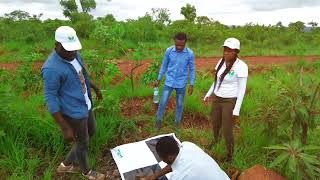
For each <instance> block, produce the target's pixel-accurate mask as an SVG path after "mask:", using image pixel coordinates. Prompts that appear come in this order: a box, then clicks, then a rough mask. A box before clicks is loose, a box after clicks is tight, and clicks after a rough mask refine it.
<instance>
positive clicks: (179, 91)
mask: <svg viewBox="0 0 320 180" xmlns="http://www.w3.org/2000/svg"><path fill="white" fill-rule="evenodd" d="M173 90H176V123H180V122H181V116H182V111H183V100H184V94H185V92H186V87H184V88H173V87H169V86H166V85H165V86H164V87H163V90H162V95H161V99H160V103H159V108H158V113H157V121H162V119H163V115H164V111H165V109H166V106H167V103H168V100H169V97H170V95H171V93H172V91H173Z"/></svg>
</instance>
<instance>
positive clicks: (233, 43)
mask: <svg viewBox="0 0 320 180" xmlns="http://www.w3.org/2000/svg"><path fill="white" fill-rule="evenodd" d="M222 46H225V47H228V48H230V49H238V50H240V41H239V40H238V39H236V38H228V39H226V40H225V41H224V43H223V45H222Z"/></svg>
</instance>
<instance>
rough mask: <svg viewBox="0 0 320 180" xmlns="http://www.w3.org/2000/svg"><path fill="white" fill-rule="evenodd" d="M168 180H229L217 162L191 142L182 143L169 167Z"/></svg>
mask: <svg viewBox="0 0 320 180" xmlns="http://www.w3.org/2000/svg"><path fill="white" fill-rule="evenodd" d="M171 168H172V174H171V177H170V180H196V179H201V180H230V178H229V177H228V175H227V174H226V173H225V172H224V171H223V170H222V169H221V168H220V167H219V165H218V164H217V162H216V161H215V160H213V159H212V158H211V157H210V156H209V155H208V154H206V153H205V152H204V151H203V150H202V149H201V148H199V147H198V146H197V145H195V144H193V143H191V142H183V143H181V146H180V152H179V154H178V156H177V157H176V159H175V161H174V162H173V164H172V165H171Z"/></svg>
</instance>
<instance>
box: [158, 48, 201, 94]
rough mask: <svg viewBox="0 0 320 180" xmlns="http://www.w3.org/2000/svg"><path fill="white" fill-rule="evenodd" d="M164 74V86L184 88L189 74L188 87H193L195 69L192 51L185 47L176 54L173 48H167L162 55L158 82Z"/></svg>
mask: <svg viewBox="0 0 320 180" xmlns="http://www.w3.org/2000/svg"><path fill="white" fill-rule="evenodd" d="M165 73H166V81H165V85H166V86H169V87H173V88H184V87H185V86H186V85H187V82H188V74H190V85H192V86H193V85H194V81H195V78H196V68H195V63H194V54H193V52H192V50H191V49H189V48H187V47H186V48H184V49H183V51H182V52H178V51H177V50H176V47H175V46H171V47H169V48H168V49H167V50H166V53H165V55H164V59H163V61H162V65H161V69H160V72H159V75H158V80H161V79H162V77H163V75H164V74H165Z"/></svg>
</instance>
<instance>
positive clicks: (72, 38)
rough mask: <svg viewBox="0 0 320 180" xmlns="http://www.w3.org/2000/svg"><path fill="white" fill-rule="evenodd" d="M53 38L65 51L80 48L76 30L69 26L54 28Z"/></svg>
mask: <svg viewBox="0 0 320 180" xmlns="http://www.w3.org/2000/svg"><path fill="white" fill-rule="evenodd" d="M55 40H56V41H57V42H59V43H61V44H62V46H63V48H64V49H65V50H67V51H76V50H79V49H81V48H82V46H81V43H80V41H79V38H78V36H77V33H76V31H75V30H74V29H73V28H72V27H69V26H60V27H58V29H57V30H56V33H55Z"/></svg>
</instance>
